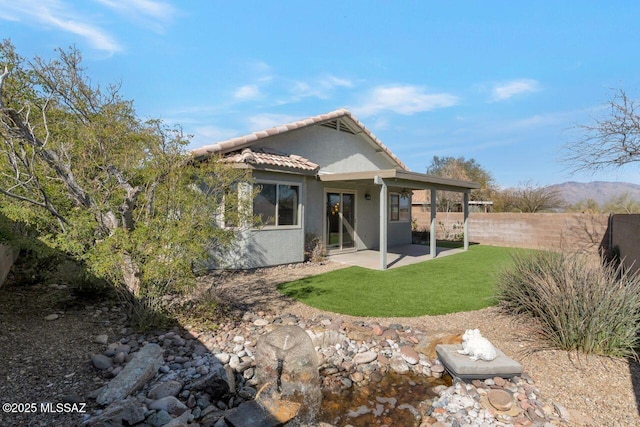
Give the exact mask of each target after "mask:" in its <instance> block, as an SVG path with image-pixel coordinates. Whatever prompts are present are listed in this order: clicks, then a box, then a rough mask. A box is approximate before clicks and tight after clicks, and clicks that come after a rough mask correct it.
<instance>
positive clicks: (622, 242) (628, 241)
mask: <svg viewBox="0 0 640 427" xmlns="http://www.w3.org/2000/svg"><path fill="white" fill-rule="evenodd" d="M609 231H610V233H611V247H612V248H616V247H617V250H618V251H619V253H620V259H621V260H622V263H623V264H624V265H625V266H626V267H628V268H629V269H631V270H632V271H638V270H640V214H628V215H627V214H625V215H612V217H611V225H610V229H609Z"/></svg>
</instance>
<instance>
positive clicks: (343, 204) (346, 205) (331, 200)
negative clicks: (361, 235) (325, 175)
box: [325, 191, 356, 250]
mask: <svg viewBox="0 0 640 427" xmlns="http://www.w3.org/2000/svg"><path fill="white" fill-rule="evenodd" d="M326 194H327V195H326V206H327V208H326V209H327V210H326V227H325V228H326V236H325V237H326V239H325V241H326V245H327V249H329V250H345V249H353V248H355V219H356V195H355V193H350V192H342V191H341V192H328V193H326Z"/></svg>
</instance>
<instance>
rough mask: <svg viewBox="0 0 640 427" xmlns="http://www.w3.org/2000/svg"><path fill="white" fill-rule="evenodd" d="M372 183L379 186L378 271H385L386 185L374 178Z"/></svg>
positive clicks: (377, 177)
mask: <svg viewBox="0 0 640 427" xmlns="http://www.w3.org/2000/svg"><path fill="white" fill-rule="evenodd" d="M373 182H374V183H375V184H378V185H379V186H380V270H386V269H387V215H388V208H387V203H388V201H387V199H388V197H387V184H386V183H385V182H384V180H383V179H382V178H380V177H379V176H376V177H375V178H373Z"/></svg>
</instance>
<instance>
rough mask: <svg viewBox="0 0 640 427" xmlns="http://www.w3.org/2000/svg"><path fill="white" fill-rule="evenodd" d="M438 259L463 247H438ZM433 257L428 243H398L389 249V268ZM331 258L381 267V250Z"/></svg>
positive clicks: (345, 262)
mask: <svg viewBox="0 0 640 427" xmlns="http://www.w3.org/2000/svg"><path fill="white" fill-rule="evenodd" d="M436 251H437V252H436V259H437V258H439V257H442V256H446V255H453V254H457V253H460V252H463V249H462V248H459V249H458V248H442V247H438V248H436ZM431 259H433V258H431V248H430V247H429V246H426V245H411V244H406V245H398V246H390V247H389V249H388V250H387V268H396V267H402V266H405V265H410V264H416V263H419V262H424V261H429V260H431ZM329 260H330V261H334V262H339V263H342V264H348V265H357V266H359V267H364V268H371V269H374V270H378V269H379V268H380V252H379V251H374V250H365V251H357V252H346V253H339V254H332V255H329Z"/></svg>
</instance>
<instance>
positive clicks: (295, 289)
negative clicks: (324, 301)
mask: <svg viewBox="0 0 640 427" xmlns="http://www.w3.org/2000/svg"><path fill="white" fill-rule="evenodd" d="M311 281H312V280H311V279H300V280H296V281H295V282H288V283H283V284H281V285H278V291H280V292H281V293H282V294H284V295H286V296H288V297H290V298H293V299H295V300H298V301H300V300H303V301H304V300H307V299H308V298H310V297H314V296H320V295H325V294H326V293H327V290H325V289H322V288H319V287H317V286H313V285H309V282H311Z"/></svg>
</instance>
